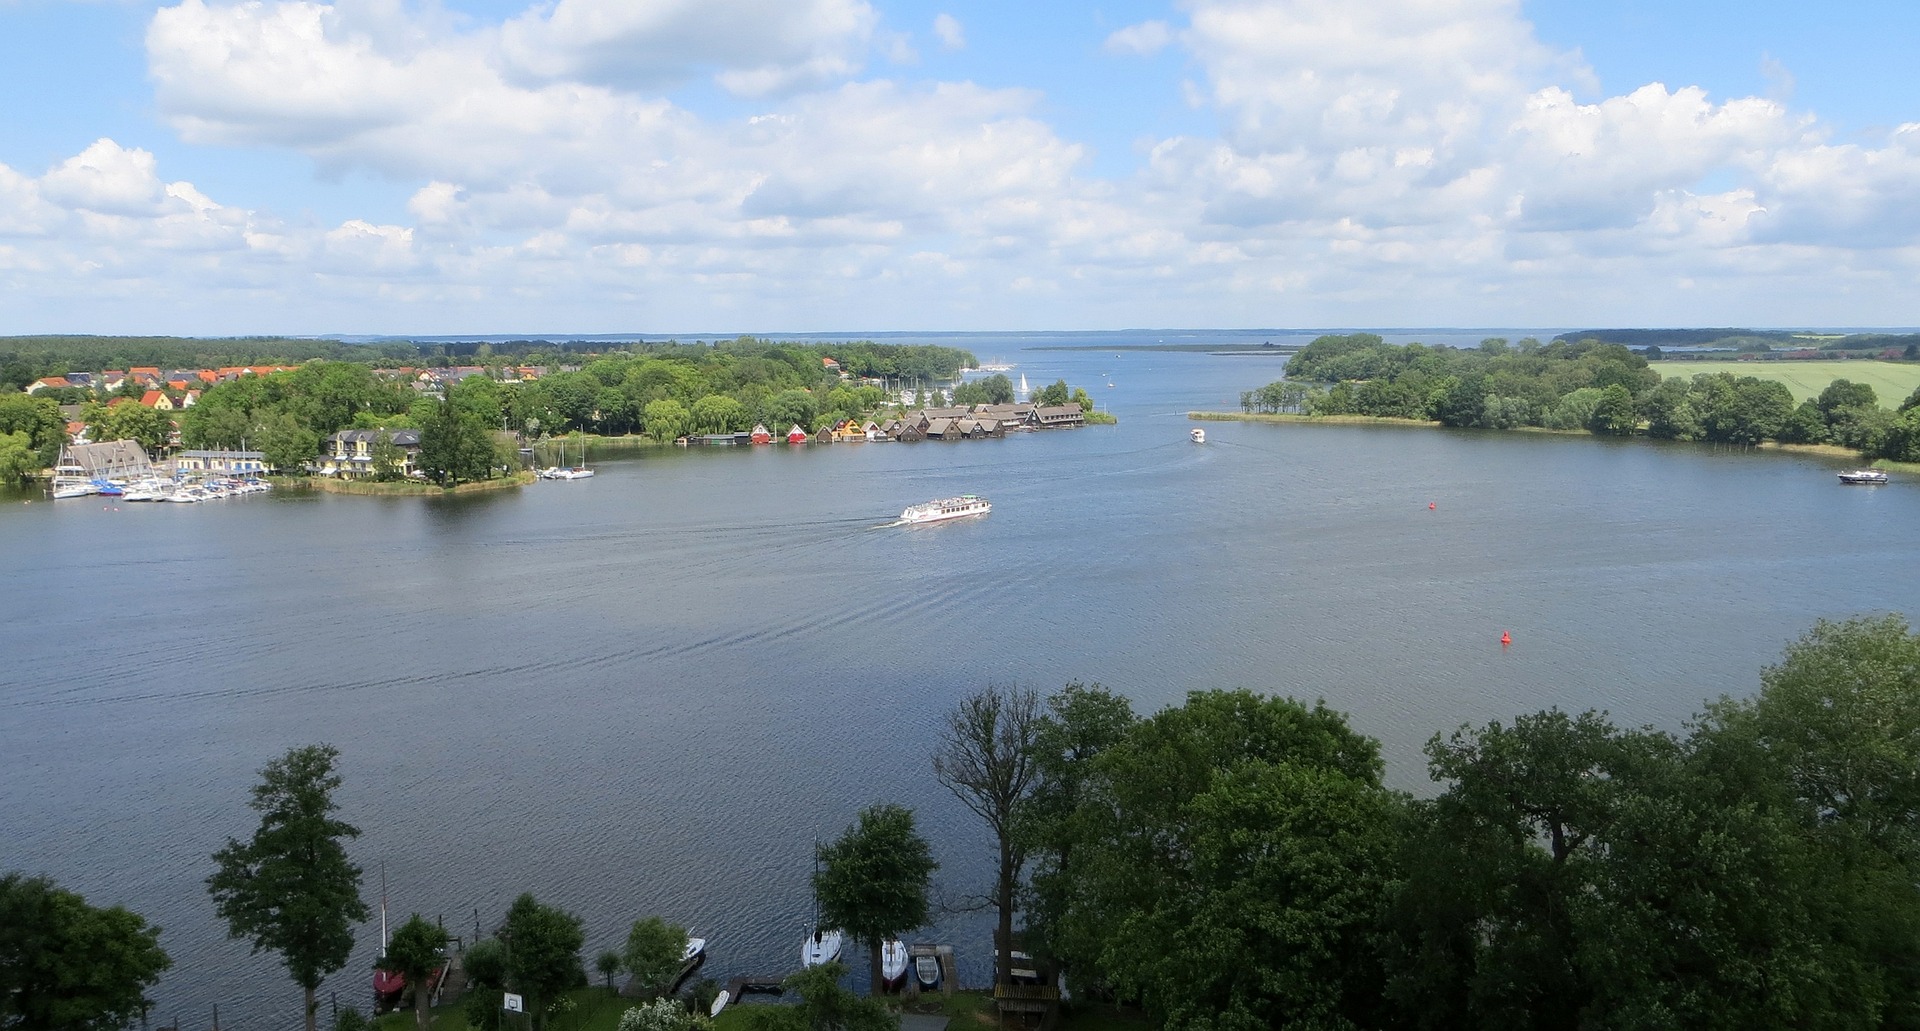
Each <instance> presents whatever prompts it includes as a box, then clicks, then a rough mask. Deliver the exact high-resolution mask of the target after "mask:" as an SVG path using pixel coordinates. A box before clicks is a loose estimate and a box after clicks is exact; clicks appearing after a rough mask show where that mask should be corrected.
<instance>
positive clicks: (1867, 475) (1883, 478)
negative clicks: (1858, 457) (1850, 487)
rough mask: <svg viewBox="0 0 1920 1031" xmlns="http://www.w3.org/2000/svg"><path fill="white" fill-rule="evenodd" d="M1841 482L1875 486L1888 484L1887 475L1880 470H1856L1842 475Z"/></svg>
mask: <svg viewBox="0 0 1920 1031" xmlns="http://www.w3.org/2000/svg"><path fill="white" fill-rule="evenodd" d="M1840 482H1841V483H1852V484H1859V485H1862V486H1874V485H1878V484H1882V483H1885V482H1887V474H1886V473H1884V472H1881V471H1880V470H1878V469H1855V470H1853V471H1852V472H1845V473H1841V474H1840Z"/></svg>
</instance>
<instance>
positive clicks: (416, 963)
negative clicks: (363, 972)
mask: <svg viewBox="0 0 1920 1031" xmlns="http://www.w3.org/2000/svg"><path fill="white" fill-rule="evenodd" d="M446 953H447V932H446V931H445V930H443V929H442V928H441V927H439V926H438V925H436V924H432V923H429V922H427V921H426V920H423V919H421V917H420V914H418V913H415V914H413V916H411V917H409V918H408V919H407V922H406V923H404V924H401V925H400V929H399V930H397V931H395V932H393V940H392V941H390V942H388V943H387V954H386V955H384V956H382V957H380V960H379V961H378V962H377V963H375V964H374V965H375V966H377V967H379V968H380V969H381V970H388V971H392V972H393V973H396V974H399V975H400V976H401V977H404V978H406V979H407V985H408V986H409V987H411V988H412V989H413V1022H414V1024H415V1026H417V1027H419V1028H420V1031H427V1026H428V1025H429V1024H430V1023H432V1016H431V1013H432V999H433V993H432V992H431V991H429V990H428V988H429V985H428V984H427V982H428V981H429V980H431V979H432V978H433V972H434V971H436V970H439V969H440V968H441V967H443V966H445V965H446V962H447V955H446Z"/></svg>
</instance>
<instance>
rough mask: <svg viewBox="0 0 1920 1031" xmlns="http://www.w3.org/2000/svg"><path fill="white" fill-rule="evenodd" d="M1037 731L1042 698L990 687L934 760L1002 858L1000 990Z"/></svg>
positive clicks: (957, 717)
mask: <svg viewBox="0 0 1920 1031" xmlns="http://www.w3.org/2000/svg"><path fill="white" fill-rule="evenodd" d="M1003 378H1004V377H1003ZM1040 727H1041V724H1040V696H1039V695H1038V694H1037V693H1035V692H1034V691H1031V690H1022V689H1019V688H1013V687H1007V688H1001V687H997V686H993V685H989V686H987V687H984V688H981V689H980V690H978V691H976V692H974V693H973V694H970V695H968V696H967V697H965V698H962V699H961V700H960V704H959V705H958V706H956V707H955V708H954V709H953V711H951V712H949V713H947V722H946V726H945V727H944V728H943V730H942V733H941V737H940V750H939V751H938V752H936V753H935V754H934V757H933V773H934V776H935V777H936V778H937V779H938V780H939V781H940V783H941V784H942V785H944V786H945V787H946V789H947V790H948V791H950V792H952V793H953V796H954V797H955V798H958V799H959V800H960V802H961V804H962V805H965V806H966V807H967V808H968V809H969V810H971V811H972V812H973V814H974V815H975V816H978V817H979V818H980V819H982V820H985V821H986V823H987V827H988V829H989V830H991V831H992V832H993V839H994V847H995V852H996V856H997V859H998V863H997V865H996V867H995V871H994V882H993V905H994V909H995V911H996V912H997V913H998V915H999V924H998V927H997V933H998V940H999V941H998V955H997V962H996V966H995V969H996V970H997V971H998V976H997V980H998V981H999V982H1001V983H1010V982H1011V981H1012V979H1013V975H1012V970H1013V960H1012V957H1011V955H1010V953H1011V951H1012V949H1013V914H1014V893H1015V891H1016V890H1017V889H1018V888H1019V886H1020V876H1021V873H1022V871H1024V870H1025V869H1026V865H1027V844H1028V843H1027V840H1026V837H1025V834H1024V833H1023V831H1024V828H1023V827H1022V823H1023V821H1024V820H1025V818H1026V808H1027V802H1028V800H1029V799H1030V798H1031V797H1032V793H1033V787H1034V784H1035V783H1036V781H1037V780H1038V777H1039V772H1040V771H1039V764H1040V756H1039V754H1038V753H1039V743H1040Z"/></svg>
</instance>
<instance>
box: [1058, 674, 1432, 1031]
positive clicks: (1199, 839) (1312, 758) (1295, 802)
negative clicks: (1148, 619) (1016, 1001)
mask: <svg viewBox="0 0 1920 1031" xmlns="http://www.w3.org/2000/svg"><path fill="white" fill-rule="evenodd" d="M1093 767H1094V769H1093V773H1094V776H1093V777H1092V778H1091V779H1090V780H1089V781H1088V783H1087V784H1086V785H1085V786H1084V789H1083V790H1084V797H1083V800H1082V802H1081V806H1080V809H1081V811H1080V812H1079V813H1077V814H1076V816H1075V817H1074V818H1073V820H1072V823H1073V825H1074V827H1075V829H1076V831H1077V833H1078V837H1077V840H1076V841H1075V842H1074V851H1073V861H1072V864H1071V865H1070V867H1069V868H1068V881H1069V887H1068V890H1067V891H1066V892H1065V896H1066V905H1065V907H1064V911H1063V913H1062V914H1061V915H1060V918H1059V919H1060V923H1061V925H1062V926H1061V928H1060V931H1059V933H1058V935H1057V936H1056V940H1057V941H1058V942H1060V943H1062V944H1063V945H1064V947H1065V954H1066V958H1068V959H1069V960H1070V961H1071V962H1072V969H1073V970H1074V971H1076V972H1077V977H1078V978H1079V979H1081V980H1082V982H1083V983H1084V982H1085V981H1086V980H1093V981H1097V982H1104V983H1106V984H1108V985H1110V986H1111V987H1112V988H1113V990H1114V991H1115V992H1116V993H1117V994H1118V995H1120V996H1122V997H1127V998H1136V999H1139V1000H1140V1001H1141V1002H1142V1003H1143V1004H1144V1005H1145V1006H1146V1007H1147V1009H1148V1011H1149V1012H1150V1013H1151V1014H1152V1015H1154V1016H1155V1017H1156V1018H1157V1019H1158V1020H1160V1021H1161V1022H1162V1023H1163V1024H1164V1025H1165V1026H1167V1027H1171V1028H1185V1027H1236V1028H1239V1027H1244V1028H1253V1027H1268V1026H1276V1027H1277V1026H1301V1027H1342V1026H1353V1025H1361V1026H1365V1025H1366V1024H1368V1023H1371V1022H1373V1018H1374V1015H1375V1013H1376V1011H1377V1010H1378V1008H1379V997H1380V988H1381V984H1382V976H1381V973H1380V968H1379V964H1378V961H1377V960H1376V959H1374V958H1373V956H1372V951H1371V949H1370V948H1369V947H1368V946H1369V943H1370V938H1371V935H1372V933H1373V929H1374V927H1375V925H1376V923H1377V920H1378V917H1379V912H1378V910H1379V904H1380V899H1381V898H1382V894H1383V890H1384V887H1385V885H1386V884H1387V883H1388V881H1389V879H1390V877H1391V867H1390V862H1389V860H1390V857H1391V844H1392V836H1391V829H1392V827H1393V825H1394V818H1395V815H1396V812H1397V806H1398V801H1397V799H1396V797H1395V796H1393V795H1392V794H1390V793H1389V792H1387V791H1386V790H1385V789H1384V788H1383V787H1382V786H1381V785H1380V779H1379V778H1380V771H1381V766H1380V759H1379V750H1378V745H1377V744H1376V743H1374V742H1373V741H1371V740H1369V739H1367V738H1364V737H1361V736H1360V735H1358V734H1355V733H1354V732H1353V731H1352V730H1351V729H1350V728H1348V727H1347V725H1346V721H1345V719H1344V718H1343V717H1342V716H1340V714H1338V713H1335V712H1332V711H1331V710H1329V709H1327V708H1326V707H1325V706H1324V705H1316V706H1315V707H1313V708H1308V707H1306V706H1304V705H1301V704H1300V703H1299V702H1296V701H1293V700H1291V699H1282V698H1261V697H1258V696H1255V695H1253V694H1252V693H1251V692H1246V691H1234V692H1194V693H1193V694H1190V695H1189V696H1188V699H1187V702H1186V704H1185V705H1182V706H1179V707H1177V708H1172V709H1168V710H1165V711H1163V712H1160V713H1158V714H1156V715H1155V716H1153V717H1152V718H1151V719H1148V720H1145V721H1143V722H1141V723H1139V724H1137V725H1135V726H1134V727H1132V728H1131V730H1130V731H1129V732H1128V734H1127V736H1126V737H1125V738H1124V739H1123V740H1122V741H1120V742H1119V743H1117V744H1115V745H1113V746H1111V747H1109V748H1108V749H1106V750H1105V751H1103V752H1102V753H1101V754H1100V756H1099V758H1097V759H1096V760H1095V761H1094V763H1093Z"/></svg>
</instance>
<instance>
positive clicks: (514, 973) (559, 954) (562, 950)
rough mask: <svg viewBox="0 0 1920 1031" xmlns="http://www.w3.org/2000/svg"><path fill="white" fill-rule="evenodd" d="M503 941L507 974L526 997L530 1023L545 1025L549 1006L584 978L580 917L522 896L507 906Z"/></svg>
mask: <svg viewBox="0 0 1920 1031" xmlns="http://www.w3.org/2000/svg"><path fill="white" fill-rule="evenodd" d="M506 939H507V952H508V960H507V969H508V976H509V977H510V979H511V980H512V983H513V986H514V988H515V989H516V990H517V991H519V992H520V993H521V994H522V995H525V996H526V997H527V1012H529V1013H531V1014H533V1019H534V1026H535V1027H545V1026H546V1024H547V1011H548V1009H549V1008H550V1007H551V1006H552V1005H553V1004H554V1003H555V1002H557V1001H559V999H560V997H561V995H562V994H563V993H564V992H565V991H566V990H567V989H569V988H575V987H578V986H580V985H582V984H585V983H586V980H587V975H586V971H585V970H584V969H582V968H581V966H580V949H581V947H582V946H583V945H585V944H586V940H587V939H586V935H585V933H583V932H582V931H581V929H580V918H579V917H577V916H575V915H574V914H572V913H569V912H567V911H566V910H563V909H560V908H557V907H554V906H547V905H543V904H541V903H540V902H539V901H537V900H535V899H534V897H533V896H532V895H530V894H525V895H521V896H520V897H519V898H517V899H515V900H514V901H513V905H512V906H511V907H510V908H508V910H507V929H506Z"/></svg>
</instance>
